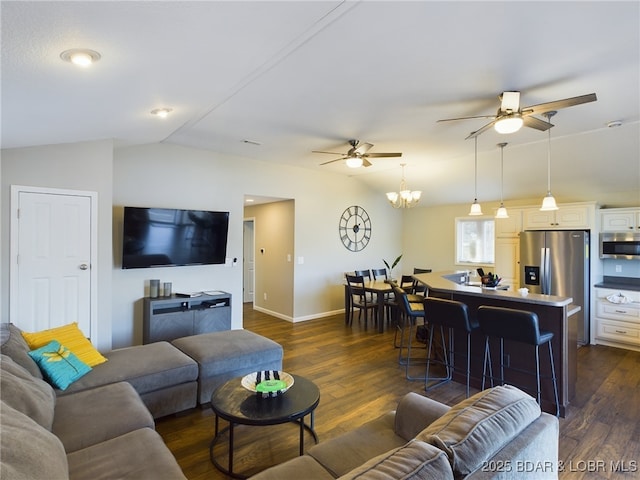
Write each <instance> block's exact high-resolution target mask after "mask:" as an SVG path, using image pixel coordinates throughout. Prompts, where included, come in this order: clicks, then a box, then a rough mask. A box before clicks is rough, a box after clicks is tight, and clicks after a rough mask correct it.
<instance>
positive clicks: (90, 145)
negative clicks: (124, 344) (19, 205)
mask: <svg viewBox="0 0 640 480" xmlns="http://www.w3.org/2000/svg"><path fill="white" fill-rule="evenodd" d="M112 157H113V143H112V142H111V141H110V140H105V141H98V142H85V143H77V144H65V145H50V146H45V147H29V148H19V149H9V150H2V163H1V164H0V171H1V172H2V197H1V198H2V209H1V212H2V220H1V225H2V235H1V237H0V238H1V256H2V265H3V268H2V280H1V291H0V292H1V295H0V296H1V298H2V321H3V322H7V321H8V319H9V307H10V306H9V268H8V265H9V264H8V259H9V243H10V242H9V238H10V230H9V226H10V217H9V212H10V194H11V185H25V186H34V187H49V188H60V189H69V190H86V191H92V192H98V217H99V218H98V265H97V266H96V265H92V268H97V269H98V306H97V309H98V332H97V337H96V340H97V346H98V348H100V350H103V351H106V350H109V349H111V318H112V317H111V268H112V267H111V266H112V262H111V259H112V253H111V225H112V222H111V188H112V183H113V182H112Z"/></svg>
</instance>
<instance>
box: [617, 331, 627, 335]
mask: <svg viewBox="0 0 640 480" xmlns="http://www.w3.org/2000/svg"><path fill="white" fill-rule="evenodd" d="M616 333H621V334H623V335H626V334H627V331H626V330H616Z"/></svg>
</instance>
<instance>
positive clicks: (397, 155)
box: [362, 152, 402, 158]
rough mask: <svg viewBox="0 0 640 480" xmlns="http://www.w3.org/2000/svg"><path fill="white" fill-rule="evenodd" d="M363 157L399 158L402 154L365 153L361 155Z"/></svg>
mask: <svg viewBox="0 0 640 480" xmlns="http://www.w3.org/2000/svg"><path fill="white" fill-rule="evenodd" d="M362 156H363V157H368V158H385V157H401V156H402V153H401V152H396V153H367V154H365V155H362Z"/></svg>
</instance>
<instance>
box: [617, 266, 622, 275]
mask: <svg viewBox="0 0 640 480" xmlns="http://www.w3.org/2000/svg"><path fill="white" fill-rule="evenodd" d="M621 272H622V265H616V273H621Z"/></svg>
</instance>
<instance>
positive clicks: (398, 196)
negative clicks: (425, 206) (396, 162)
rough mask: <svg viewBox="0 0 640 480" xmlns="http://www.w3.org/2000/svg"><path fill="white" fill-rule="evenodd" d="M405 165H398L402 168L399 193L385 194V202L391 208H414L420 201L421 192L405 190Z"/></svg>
mask: <svg viewBox="0 0 640 480" xmlns="http://www.w3.org/2000/svg"><path fill="white" fill-rule="evenodd" d="M405 165H406V164H405V163H402V164H400V166H401V167H402V180H400V191H399V192H387V200H389V203H390V204H391V206H392V207H393V208H412V207H415V206H416V205H417V204H418V202H419V201H420V197H421V196H422V192H421V191H419V190H416V191H413V192H412V191H411V190H409V189H408V188H407V185H406V182H405V179H404V167H405Z"/></svg>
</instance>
